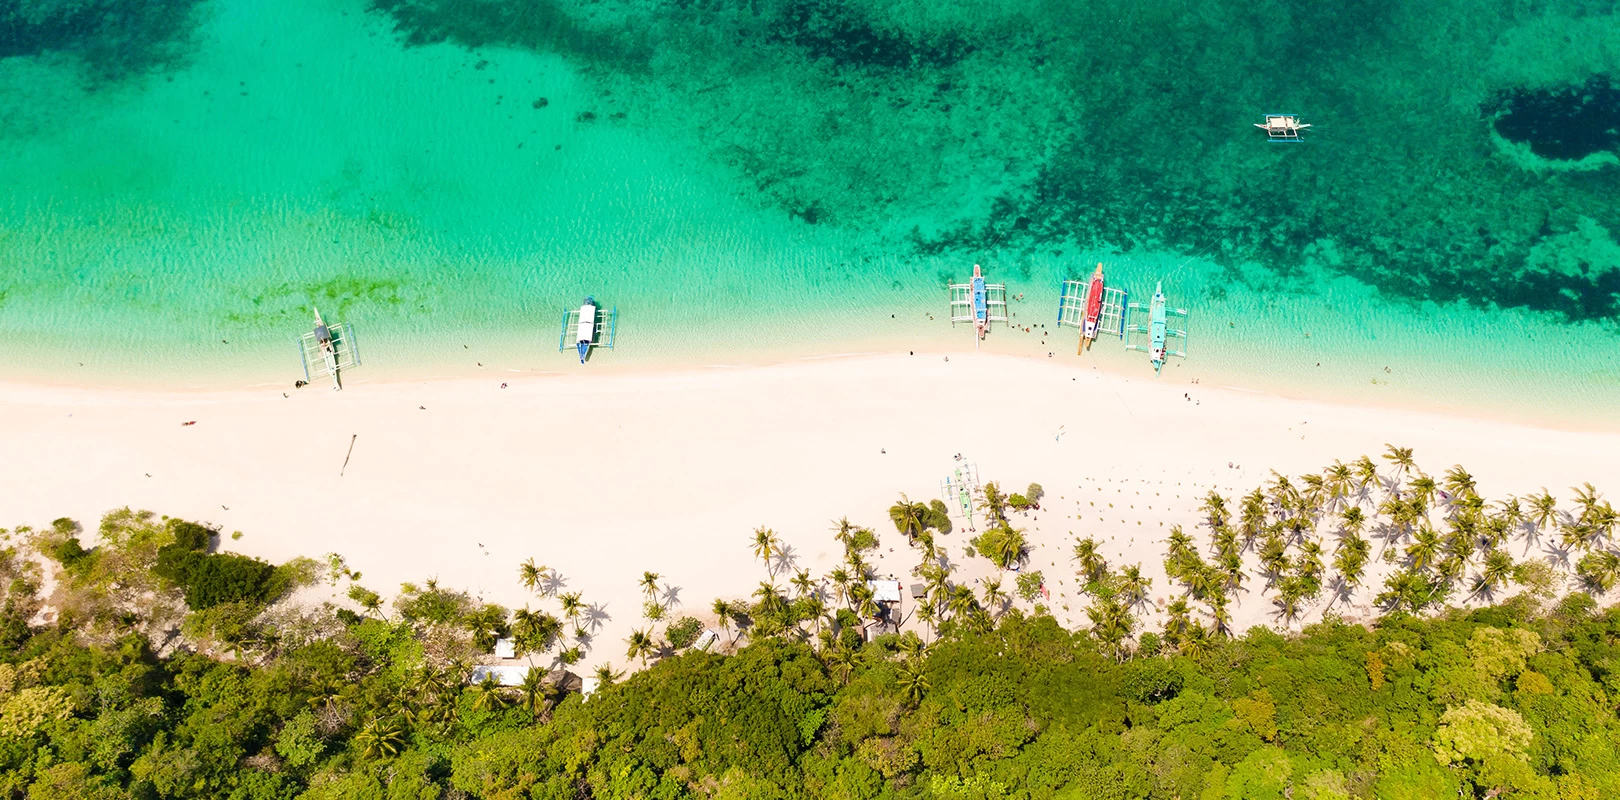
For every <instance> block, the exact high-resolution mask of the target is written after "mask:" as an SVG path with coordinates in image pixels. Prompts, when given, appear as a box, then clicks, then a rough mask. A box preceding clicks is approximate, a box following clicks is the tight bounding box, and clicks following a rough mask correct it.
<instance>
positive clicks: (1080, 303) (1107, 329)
mask: <svg viewBox="0 0 1620 800" xmlns="http://www.w3.org/2000/svg"><path fill="white" fill-rule="evenodd" d="M1128 299H1129V297H1128V296H1127V294H1126V293H1125V290H1124V289H1116V288H1113V287H1109V286H1104V287H1103V298H1102V309H1101V311H1100V313H1098V315H1097V335H1098V336H1102V335H1105V334H1106V335H1108V336H1117V337H1119V338H1121V339H1123V338H1125V303H1126V301H1127V300H1128ZM1090 301H1091V281H1090V279H1087V280H1083V281H1063V282H1062V283H1061V284H1060V285H1059V286H1058V320H1057V321H1058V327H1063V326H1065V325H1067V326H1069V327H1072V328H1081V329H1084V328H1085V324H1086V306H1087V305H1089V304H1090Z"/></svg>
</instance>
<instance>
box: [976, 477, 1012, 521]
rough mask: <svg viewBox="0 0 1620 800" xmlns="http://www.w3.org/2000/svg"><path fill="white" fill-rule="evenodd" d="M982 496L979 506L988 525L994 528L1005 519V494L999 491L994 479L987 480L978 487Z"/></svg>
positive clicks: (999, 488)
mask: <svg viewBox="0 0 1620 800" xmlns="http://www.w3.org/2000/svg"><path fill="white" fill-rule="evenodd" d="M979 492H980V494H982V495H983V497H982V498H981V499H980V500H979V508H980V509H981V510H982V511H984V514H985V516H986V517H988V522H989V523H990V525H989V526H990V527H992V528H994V527H996V526H998V525H1000V524H1002V523H1004V522H1006V521H1007V518H1006V516H1005V512H1006V509H1007V496H1006V495H1004V494H1002V493H1001V487H999V486H997V485H996V482H995V481H987V482H985V484H984V486H982V487H981V488H980V489H979Z"/></svg>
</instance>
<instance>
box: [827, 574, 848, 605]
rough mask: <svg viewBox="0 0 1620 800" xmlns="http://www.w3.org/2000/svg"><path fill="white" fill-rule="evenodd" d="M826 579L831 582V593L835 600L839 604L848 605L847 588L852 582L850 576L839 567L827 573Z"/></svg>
mask: <svg viewBox="0 0 1620 800" xmlns="http://www.w3.org/2000/svg"><path fill="white" fill-rule="evenodd" d="M827 578H828V580H831V581H832V585H833V593H834V596H835V598H836V599H837V600H838V602H839V604H845V603H848V602H849V586H850V583H851V582H852V581H853V580H854V579H853V578H852V577H851V576H850V574H849V571H848V570H845V569H844V568H843V567H839V568H838V569H835V570H833V571H832V572H830V573H828V574H827Z"/></svg>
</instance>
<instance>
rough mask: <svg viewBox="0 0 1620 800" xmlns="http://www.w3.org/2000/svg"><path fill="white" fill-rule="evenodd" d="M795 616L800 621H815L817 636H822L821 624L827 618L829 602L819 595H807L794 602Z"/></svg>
mask: <svg viewBox="0 0 1620 800" xmlns="http://www.w3.org/2000/svg"><path fill="white" fill-rule="evenodd" d="M794 605H795V606H796V610H795V612H794V615H795V616H797V617H798V618H799V619H800V620H815V621H816V634H817V635H820V634H821V622H822V620H824V619H826V618H827V601H826V600H825V599H823V598H822V597H821V595H819V594H806V595H804V596H802V597H800V598H799V599H798V600H796V601H794Z"/></svg>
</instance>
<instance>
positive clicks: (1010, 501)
mask: <svg viewBox="0 0 1620 800" xmlns="http://www.w3.org/2000/svg"><path fill="white" fill-rule="evenodd" d="M1007 505H1009V506H1012V507H1013V510H1014V511H1024V510H1027V509H1028V508H1029V498H1027V497H1024V496H1023V495H1021V494H1014V495H1009V496H1008V497H1007Z"/></svg>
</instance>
